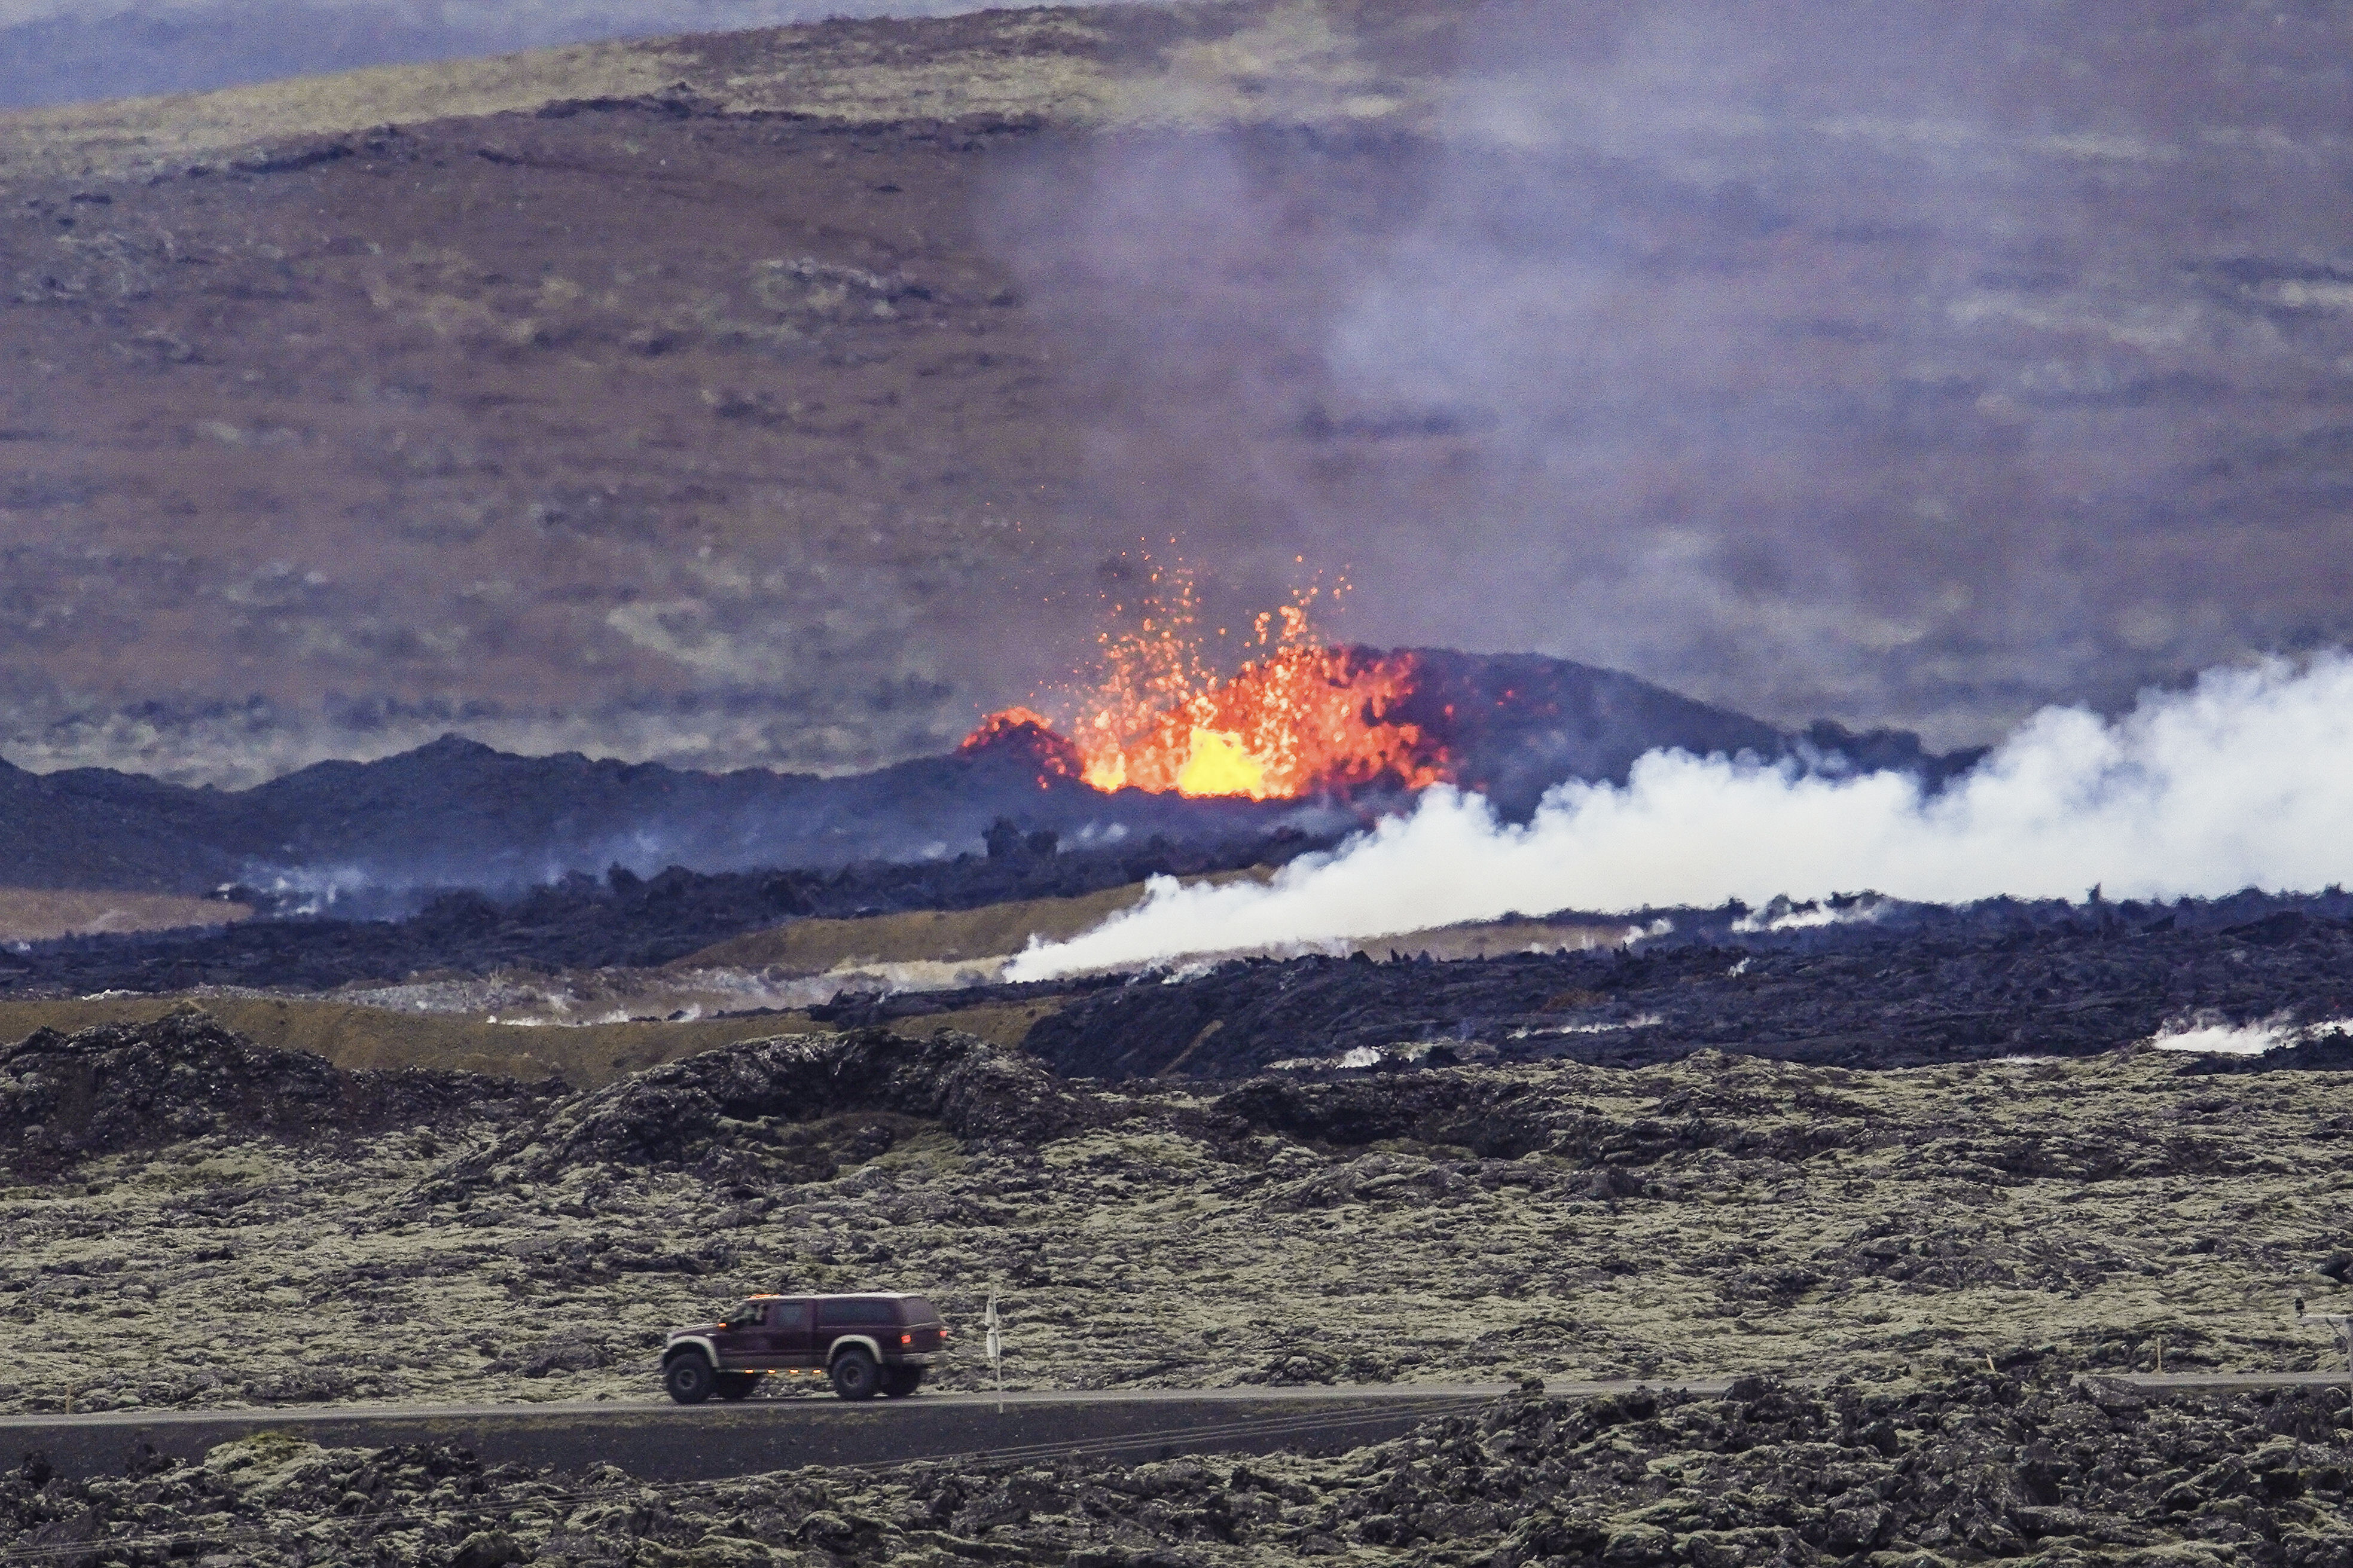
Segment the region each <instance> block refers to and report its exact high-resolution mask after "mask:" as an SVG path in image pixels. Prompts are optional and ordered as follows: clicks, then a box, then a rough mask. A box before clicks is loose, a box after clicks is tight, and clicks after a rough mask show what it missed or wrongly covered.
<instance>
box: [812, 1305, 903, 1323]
mask: <svg viewBox="0 0 2353 1568" xmlns="http://www.w3.org/2000/svg"><path fill="white" fill-rule="evenodd" d="M898 1309H899V1304H898V1303H897V1302H896V1301H873V1300H864V1301H860V1300H849V1301H819V1302H818V1304H817V1321H818V1322H820V1323H895V1322H897V1321H899V1310H898Z"/></svg>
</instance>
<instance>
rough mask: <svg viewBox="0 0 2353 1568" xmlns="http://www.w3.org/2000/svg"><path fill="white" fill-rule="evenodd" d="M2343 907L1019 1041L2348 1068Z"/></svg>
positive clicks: (1539, 962) (1396, 992) (1304, 1006)
mask: <svg viewBox="0 0 2353 1568" xmlns="http://www.w3.org/2000/svg"><path fill="white" fill-rule="evenodd" d="M2348 915H2353V899H2348V898H2347V897H2345V896H2344V895H2341V894H2327V895H2322V896H2320V897H2317V898H2313V899H2300V900H2283V899H2274V898H2270V897H2266V896H2263V895H2255V894H2248V895H2242V896H2241V897H2238V898H2234V899H2230V900H2219V901H2211V902H2196V903H2192V902H2187V901H2185V902H2183V903H2181V904H2178V905H2169V906H2162V907H2159V906H2154V905H2137V904H2122V905H2114V904H2111V905H2100V906H2091V907H2086V906H2080V905H2079V906H2072V907H2071V906H2066V905H2028V904H2020V903H2013V902H2009V901H1998V902H1995V903H1990V904H1983V905H1977V906H1973V907H1971V908H1969V909H1967V910H1935V909H1926V910H1924V909H1919V908H1912V909H1910V910H1906V911H1905V913H1903V914H1900V915H1897V916H1894V917H1891V918H1890V919H1889V920H1888V921H1887V922H1886V923H1883V924H1875V923H1872V922H1868V921H1858V922H1856V923H1853V924H1849V925H1845V926H1833V927H1831V928H1827V929H1815V930H1810V931H1794V932H1788V933H1772V932H1765V933H1759V934H1756V935H1744V934H1741V933H1738V932H1736V931H1732V930H1731V929H1730V927H1731V923H1732V919H1733V917H1731V916H1728V915H1726V914H1725V912H1723V911H1715V912H1714V913H1713V914H1712V915H1708V916H1704V917H1702V920H1701V922H1700V923H1698V924H1697V925H1695V926H1694V927H1693V928H1692V929H1691V934H1690V935H1688V936H1687V937H1685V938H1684V939H1683V940H1681V941H1675V940H1664V941H1658V942H1641V943H1637V944H1635V946H1634V947H1633V948H1632V949H1631V950H1619V951H1602V952H1559V953H1550V954H1546V953H1526V954H1518V955H1514V956H1510V957H1499V958H1492V959H1487V960H1484V961H1479V960H1472V961H1463V962H1455V963H1433V962H1430V961H1429V960H1427V959H1418V958H1409V957H1404V956H1399V957H1398V958H1396V959H1395V960H1392V961H1389V962H1376V961H1374V960H1371V959H1369V958H1366V957H1364V956H1362V955H1359V956H1357V957H1355V958H1351V959H1335V958H1303V959H1293V960H1289V961H1282V962H1275V961H1266V960H1259V961H1243V962H1237V963H1228V964H1225V965H1222V966H1220V967H1219V968H1216V969H1214V970H1212V971H1210V972H1209V973H1206V974H1200V975H1197V976H1193V977H1191V978H1179V979H1173V980H1164V979H1163V978H1161V977H1159V976H1146V977H1145V978H1143V979H1140V980H1138V981H1136V982H1134V983H1132V984H1124V985H1121V986H1118V987H1115V988H1106V989H1098V990H1094V991H1092V992H1091V993H1090V994H1087V995H1085V996H1082V997H1081V998H1078V999H1076V1000H1073V1001H1072V1002H1071V1004H1070V1005H1068V1006H1066V1007H1064V1008H1062V1009H1061V1010H1060V1011H1059V1012H1057V1013H1055V1014H1053V1015H1051V1016H1048V1017H1045V1018H1041V1019H1040V1020H1039V1022H1038V1023H1037V1024H1036V1025H1035V1026H1033V1027H1032V1029H1031V1030H1030V1033H1029V1038H1028V1040H1027V1042H1026V1043H1027V1045H1028V1047H1029V1049H1030V1050H1031V1051H1033V1052H1035V1053H1036V1054H1038V1055H1039V1056H1040V1057H1042V1058H1045V1059H1046V1060H1047V1061H1048V1062H1050V1063H1051V1064H1052V1065H1053V1066H1054V1068H1056V1070H1058V1071H1060V1072H1062V1073H1065V1074H1068V1075H1071V1076H1073V1077H1089V1078H1102V1079H1131V1078H1151V1077H1159V1076H1186V1077H1198V1078H1228V1077H1236V1076H1241V1075H1246V1074H1249V1073H1253V1072H1259V1071H1262V1070H1264V1069H1266V1068H1272V1067H1276V1066H1278V1065H1279V1064H1280V1065H1285V1066H1300V1065H1306V1064H1313V1065H1314V1066H1315V1067H1318V1068H1325V1069H1330V1068H1341V1067H1344V1066H1350V1065H1353V1066H1355V1067H1356V1068H1359V1069H1369V1070H1379V1069H1380V1068H1394V1067H1398V1066H1402V1065H1405V1064H1406V1063H1407V1062H1409V1061H1419V1062H1423V1063H1426V1064H1429V1065H1446V1064H1449V1063H1452V1062H1458V1061H1460V1062H1472V1061H1504V1062H1511V1061H1538V1060H1551V1059H1567V1060H1574V1061H1580V1062H1586V1063H1589V1064H1593V1065H1597V1066H1615V1067H1641V1066H1649V1065H1652V1064H1656V1063H1660V1062H1666V1061H1672V1060H1675V1059H1677V1058H1682V1057H1684V1056H1688V1055H1690V1054H1691V1053H1693V1052H1694V1051H1698V1050H1704V1049H1710V1048H1713V1049H1717V1050H1724V1051H1732V1052H1739V1053H1743V1054H1747V1055H1754V1056H1762V1057H1773V1058H1780V1059H1783V1060H1788V1061H1794V1062H1806V1063H1813V1064H1818V1065H1823V1066H1840V1067H1849V1068H1902V1067H1917V1066H1923V1065H1926V1064H1929V1063H1933V1062H1945V1061H1969V1060H1981V1059H1988V1058H1998V1057H2005V1056H2044V1057H2060V1056H2063V1057H2082V1056H2091V1055H2094V1054H2097V1053H2099V1052H2101V1051H2105V1050H2112V1049H2115V1048H2116V1047H2121V1046H2126V1045H2131V1044H2133V1043H2135V1042H2137V1041H2141V1040H2146V1039H2148V1038H2149V1037H2152V1036H2155V1035H2157V1034H2158V1033H2159V1032H2160V1031H2161V1030H2163V1029H2164V1028H2165V1027H2166V1026H2168V1025H2169V1024H2178V1023H2183V1022H2187V1021H2189V1020H2191V1019H2193V1018H2206V1017H2211V1018H2218V1019H2221V1020H2224V1021H2227V1022H2230V1023H2232V1024H2249V1023H2254V1022H2257V1021H2260V1020H2264V1019H2273V1018H2275V1017H2277V1018H2278V1019H2279V1022H2280V1023H2281V1024H2282V1025H2283V1026H2303V1027H2306V1028H2312V1030H2313V1033H2314V1035H2315V1036H2316V1037H2315V1038H2313V1039H2312V1040H2311V1041H2310V1042H2309V1043H2306V1044H2303V1045H2298V1046H2295V1047H2292V1048H2288V1049H2284V1050H2280V1051H2274V1052H2271V1053H2267V1054H2266V1055H2264V1056H2263V1057H2262V1058H2252V1059H2253V1060H2255V1061H2259V1062H2261V1063H2262V1064H2263V1065H2267V1066H2283V1065H2291V1064H2293V1065H2310V1066H2347V1065H2353V1049H2348V1046H2347V1045H2346V1043H2344V1041H2343V1040H2342V1038H2341V1037H2338V1036H2336V1035H2333V1034H2331V1033H2330V1032H2329V1031H2328V1030H2327V1028H2326V1027H2315V1026H2327V1025H2328V1024H2330V1023H2331V1022H2333V1021H2336V1020H2340V1019H2344V1018H2346V1017H2347V1016H2348V1011H2353V919H2348V918H2347V917H2348ZM944 1005H946V1004H945V1000H944V998H913V997H910V998H904V999H897V1000H889V1001H883V1002H880V1003H874V1004H868V1005H863V1006H857V1005H852V1006H850V1007H847V1008H844V1009H843V1012H844V1013H845V1014H846V1015H848V1016H854V1017H855V1018H856V1019H858V1021H861V1022H863V1021H870V1020H871V1021H880V1020H881V1018H882V1017H883V1016H889V1015H891V1014H892V1013H894V1012H896V1013H898V1014H899V1015H900V1016H904V1015H905V1014H906V1013H908V1012H911V1011H913V1010H914V1009H916V1008H918V1007H941V1006H944ZM2282 1015H2284V1017H2281V1016H2282ZM1351 1052H1356V1053H1359V1055H1358V1056H1357V1057H1356V1058H1350V1057H1349V1053H1351ZM1372 1053H1379V1056H1380V1060H1378V1061H1372V1060H1368V1059H1366V1058H1368V1057H1369V1056H1370V1055H1371V1054H1372Z"/></svg>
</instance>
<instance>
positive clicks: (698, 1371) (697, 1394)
mask: <svg viewBox="0 0 2353 1568" xmlns="http://www.w3.org/2000/svg"><path fill="white" fill-rule="evenodd" d="M718 1382H719V1374H718V1373H715V1372H713V1371H712V1370H711V1363H709V1362H707V1361H705V1360H703V1359H702V1357H701V1356H700V1355H697V1354H696V1353H695V1352H692V1351H688V1352H686V1353H685V1354H683V1355H674V1356H672V1357H670V1360H669V1361H667V1362H665V1363H662V1386H663V1387H664V1388H666V1389H668V1390H670V1397H671V1398H672V1399H675V1400H677V1401H678V1402H679V1403H680V1404H681V1405H700V1404H702V1402H703V1401H704V1400H706V1399H708V1398H710V1397H711V1394H712V1390H713V1389H714V1388H715V1387H716V1386H717V1385H718Z"/></svg>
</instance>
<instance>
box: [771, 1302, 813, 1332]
mask: <svg viewBox="0 0 2353 1568" xmlns="http://www.w3.org/2000/svg"><path fill="white" fill-rule="evenodd" d="M810 1310H811V1305H810V1303H809V1302H807V1301H771V1302H769V1303H768V1326H769V1327H770V1328H772V1329H784V1330H786V1331H791V1330H797V1329H807V1327H808V1326H809V1313H810Z"/></svg>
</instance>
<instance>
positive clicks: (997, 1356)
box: [981, 1290, 1005, 1415]
mask: <svg viewBox="0 0 2353 1568" xmlns="http://www.w3.org/2000/svg"><path fill="white" fill-rule="evenodd" d="M981 1322H982V1323H984V1324H985V1325H987V1329H988V1369H989V1370H990V1371H991V1372H993V1373H996V1374H997V1414H998V1415H1004V1414H1005V1345H1004V1342H1003V1341H1001V1340H999V1339H998V1338H997V1292H996V1291H994V1290H991V1291H990V1292H989V1293H988V1312H987V1316H985V1317H983V1318H982V1319H981Z"/></svg>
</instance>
